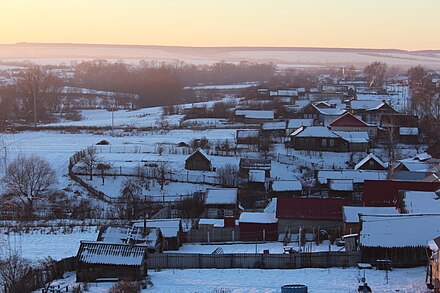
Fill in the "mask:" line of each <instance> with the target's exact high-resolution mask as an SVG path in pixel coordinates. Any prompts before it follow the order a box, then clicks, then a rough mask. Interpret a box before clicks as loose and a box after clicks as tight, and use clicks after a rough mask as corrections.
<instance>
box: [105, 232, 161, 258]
mask: <svg viewBox="0 0 440 293" xmlns="http://www.w3.org/2000/svg"><path fill="white" fill-rule="evenodd" d="M97 241H101V242H105V243H116V244H142V245H145V246H146V247H147V250H148V253H156V252H162V250H163V236H162V232H161V231H160V229H159V228H150V227H148V228H147V229H146V233H144V229H143V227H135V226H132V227H102V228H101V229H100V231H99V234H98V238H97Z"/></svg>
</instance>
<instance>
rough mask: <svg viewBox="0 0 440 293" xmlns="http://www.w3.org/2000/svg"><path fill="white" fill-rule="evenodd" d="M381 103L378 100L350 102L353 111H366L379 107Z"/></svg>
mask: <svg viewBox="0 0 440 293" xmlns="http://www.w3.org/2000/svg"><path fill="white" fill-rule="evenodd" d="M381 103H382V101H378V100H353V101H351V102H350V104H351V108H352V109H353V110H368V109H373V108H376V107H377V106H379V105H380V104H381Z"/></svg>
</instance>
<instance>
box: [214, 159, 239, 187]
mask: <svg viewBox="0 0 440 293" xmlns="http://www.w3.org/2000/svg"><path fill="white" fill-rule="evenodd" d="M238 172H239V169H238V166H236V165H233V164H226V165H224V166H223V167H220V168H217V174H218V179H219V183H220V184H221V185H223V186H228V187H236V186H237V185H238Z"/></svg>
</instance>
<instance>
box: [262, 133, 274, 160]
mask: <svg viewBox="0 0 440 293" xmlns="http://www.w3.org/2000/svg"><path fill="white" fill-rule="evenodd" d="M259 148H260V152H262V153H263V155H264V158H265V159H267V156H268V155H269V154H270V153H271V152H272V151H273V144H272V143H271V142H270V139H269V138H263V139H261V140H260V145H259Z"/></svg>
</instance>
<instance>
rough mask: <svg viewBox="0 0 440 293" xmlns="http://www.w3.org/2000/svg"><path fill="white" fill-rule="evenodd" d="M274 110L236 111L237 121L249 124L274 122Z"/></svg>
mask: <svg viewBox="0 0 440 293" xmlns="http://www.w3.org/2000/svg"><path fill="white" fill-rule="evenodd" d="M274 118H275V115H274V111H273V110H235V120H236V121H237V122H243V123H248V124H261V123H264V122H270V121H273V120H274Z"/></svg>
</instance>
